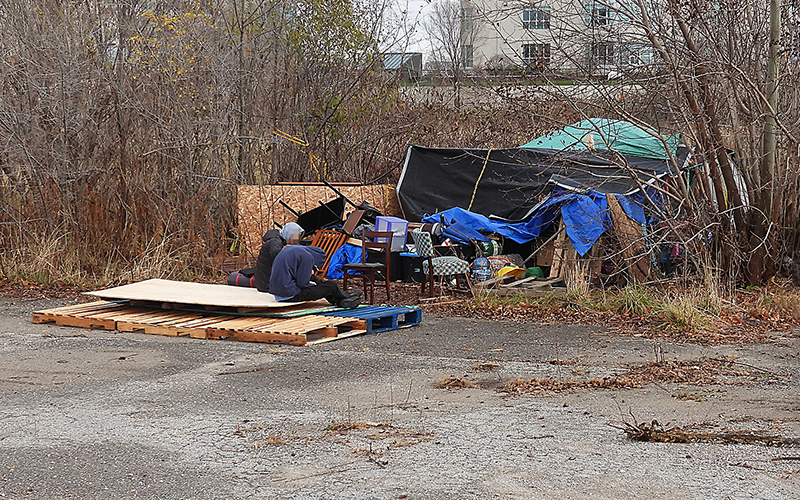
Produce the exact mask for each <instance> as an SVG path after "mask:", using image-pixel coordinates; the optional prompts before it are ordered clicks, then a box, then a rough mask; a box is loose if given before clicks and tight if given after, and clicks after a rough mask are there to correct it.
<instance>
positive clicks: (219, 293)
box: [85, 279, 302, 308]
mask: <svg viewBox="0 0 800 500" xmlns="http://www.w3.org/2000/svg"><path fill="white" fill-rule="evenodd" d="M85 293H86V295H92V296H94V297H100V298H104V299H127V300H139V301H149V302H164V303H179V304H193V305H200V306H216V307H253V308H272V307H281V308H284V307H287V306H294V305H298V304H302V302H279V301H278V300H276V299H275V296H274V295H272V294H270V293H263V292H259V291H258V290H256V289H255V288H243V287H237V286H230V285H214V284H208V283H192V282H188V281H172V280H161V279H152V280H146V281H140V282H138V283H131V284H130V285H123V286H118V287H114V288H108V289H105V290H98V291H95V292H85Z"/></svg>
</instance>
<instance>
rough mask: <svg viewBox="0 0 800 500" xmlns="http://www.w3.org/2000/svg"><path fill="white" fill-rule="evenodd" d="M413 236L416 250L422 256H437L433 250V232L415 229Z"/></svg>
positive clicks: (412, 232)
mask: <svg viewBox="0 0 800 500" xmlns="http://www.w3.org/2000/svg"><path fill="white" fill-rule="evenodd" d="M411 238H413V239H414V250H415V251H416V253H417V255H419V256H420V257H435V256H436V253H434V251H433V240H432V239H431V233H426V232H425V231H420V230H419V229H415V230H413V231H411Z"/></svg>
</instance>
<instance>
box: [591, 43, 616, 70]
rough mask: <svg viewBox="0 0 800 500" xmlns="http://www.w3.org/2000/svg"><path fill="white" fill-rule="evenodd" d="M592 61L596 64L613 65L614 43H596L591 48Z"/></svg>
mask: <svg viewBox="0 0 800 500" xmlns="http://www.w3.org/2000/svg"><path fill="white" fill-rule="evenodd" d="M591 57H592V63H594V65H596V66H611V65H613V64H614V45H612V44H610V43H595V44H592V49H591Z"/></svg>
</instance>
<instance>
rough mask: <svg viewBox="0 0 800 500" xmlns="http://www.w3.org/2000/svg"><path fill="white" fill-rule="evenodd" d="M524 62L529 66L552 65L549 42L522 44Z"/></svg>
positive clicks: (541, 66)
mask: <svg viewBox="0 0 800 500" xmlns="http://www.w3.org/2000/svg"><path fill="white" fill-rule="evenodd" d="M522 63H523V64H524V65H525V66H526V67H528V68H534V69H544V68H546V67H548V66H550V44H549V43H526V44H525V45H523V46H522Z"/></svg>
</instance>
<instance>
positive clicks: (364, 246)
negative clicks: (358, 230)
mask: <svg viewBox="0 0 800 500" xmlns="http://www.w3.org/2000/svg"><path fill="white" fill-rule="evenodd" d="M392 236H394V233H392V232H391V231H364V232H363V234H362V235H361V262H366V261H367V250H382V251H383V253H384V255H385V257H386V267H387V268H388V267H389V257H390V256H391V255H392ZM375 240H385V241H375Z"/></svg>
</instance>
